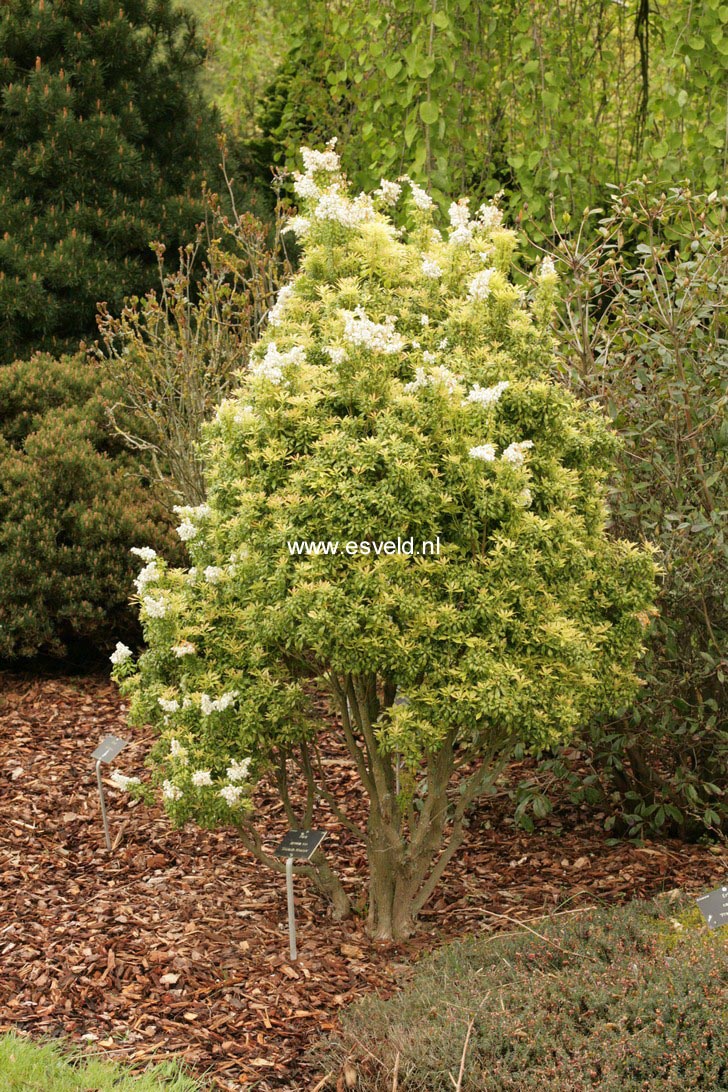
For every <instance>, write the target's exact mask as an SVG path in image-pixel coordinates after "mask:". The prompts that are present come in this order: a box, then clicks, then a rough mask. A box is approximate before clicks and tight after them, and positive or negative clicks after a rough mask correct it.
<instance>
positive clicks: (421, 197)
mask: <svg viewBox="0 0 728 1092" xmlns="http://www.w3.org/2000/svg"><path fill="white" fill-rule="evenodd" d="M407 181H408V182H409V184H410V190H411V191H412V200H413V201H414V203H415V206H416V207H417V208H418V209H422V211H423V212H426V211H427V209H431V208H432V206H433V204H434V202H433V200H432V198H431V197H430V195H429V193H426V192H425V190H423V189H422V187H421V186H418V185H417V183H416V182H413V181H412V179H411V178H409V179H407Z"/></svg>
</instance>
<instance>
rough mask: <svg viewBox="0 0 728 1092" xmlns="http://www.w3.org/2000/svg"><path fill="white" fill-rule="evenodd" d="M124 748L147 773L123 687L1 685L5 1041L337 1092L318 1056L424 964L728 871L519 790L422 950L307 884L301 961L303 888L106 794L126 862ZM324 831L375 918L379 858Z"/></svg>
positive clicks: (479, 828)
mask: <svg viewBox="0 0 728 1092" xmlns="http://www.w3.org/2000/svg"><path fill="white" fill-rule="evenodd" d="M107 733H114V734H116V735H121V736H122V737H123V738H125V739H128V740H129V741H130V745H129V746H128V747H127V748H126V750H124V752H123V753H122V755H120V756H119V759H118V760H117V761H116V763H115V768H117V769H119V770H121V771H122V772H123V773H126V774H139V773H142V772H143V770H144V757H145V755H146V753H147V751H148V749H149V746H150V743H151V739H152V737H151V735H150V734H149V733H148V732H147V733H145V732H141V731H137V730H135V729H130V728H129V727H128V726H127V725H126V723H125V717H124V709H123V704H122V702H121V699H120V698H119V695H118V692H117V691H116V688H115V687H114V686H113V684H112V683H111V682H110V681H109V680H108V678H105V677H103V676H90V677H89V676H81V677H68V676H55V677H54V676H50V677H40V678H38V677H33V676H31V675H28V674H22V673H12V672H7V671H6V672H0V885H1V890H2V899H1V900H0V1033H1V1032H3V1031H9V1030H11V1029H16V1030H19V1031H21V1032H26V1033H29V1034H31V1035H32V1036H34V1037H41V1036H65V1037H66V1038H68V1039H70V1040H73V1041H76V1042H78V1043H79V1044H80V1045H83V1044H86V1048H87V1049H88V1050H89V1051H97V1052H100V1053H103V1054H105V1055H108V1056H109V1057H110V1058H115V1059H118V1060H121V1061H124V1062H127V1063H132V1064H135V1065H137V1066H141V1067H143V1066H144V1065H145V1064H146V1063H147V1062H149V1061H150V1060H157V1061H159V1060H163V1059H165V1058H172V1057H174V1058H179V1059H181V1060H182V1061H183V1062H184V1063H185V1064H186V1065H187V1066H189V1067H190V1069H191V1070H192V1071H193V1072H194V1073H196V1074H198V1075H204V1076H205V1077H206V1079H207V1081H208V1082H209V1087H210V1088H216V1089H226V1090H230V1089H239V1088H241V1087H243V1088H247V1089H258V1090H260V1092H269V1090H274V1089H292V1090H301V1092H303V1090H308V1092H312V1090H313V1089H315V1088H316V1087H317V1086H318V1085H320V1086H321V1088H323V1087H326V1088H334V1087H335V1086H336V1075H333V1077H332V1078H331V1080H330V1081H327V1082H324V1084H321V1080H322V1078H323V1077H324V1076H325V1075H324V1074H323V1073H320V1072H317V1071H316V1070H315V1068H314V1067H313V1066H312V1064H311V1062H310V1061H309V1060H308V1059H307V1058H306V1052H307V1050H308V1049H309V1048H310V1047H311V1045H312V1044H313V1043H315V1042H316V1041H317V1039H320V1038H321V1037H323V1036H325V1034H326V1033H327V1032H329V1031H331V1030H333V1029H335V1027H336V1019H337V1012H338V1011H339V1009H340V1008H341V1007H342V1006H343V1005H346V1004H348V1003H349V1002H350V1001H352V1000H354V999H356V998H357V997H360V996H361V995H363V994H364V993H366V992H367V991H372V990H380V991H382V992H383V993H391V992H392V991H393V990H394V989H395V988H396V987H397V986H398V985H400V984H401V983H403V982H404V981H405V980H406V978H407V974H408V971H409V968H410V967H411V965H412V962H413V961H414V960H416V959H417V958H419V957H420V955H422V954H423V953H424V952H425V951H428V950H430V949H432V948H434V947H437V946H438V945H440V944H442V943H443V942H445V941H446V940H448V939H450V938H453V937H456V936H461V935H463V934H465V933H468V932H479V933H482V932H483V931H485V930H488V931H491V930H497V929H506V930H508V929H513V928H515V927H516V926H515V925H514V920H515V919H521V920H531V921H532V920H533V919H535V918H537V917H538V916H539V915H541V916H542V915H543V914H546V913H549V912H553V911H556V910H560V911H562V912H563V911H566V910H568V911H574V910H578V909H579V908H580V907H585V906H589V905H595V904H596V903H599V902H610V901H620V900H624V899H626V898H638V897H650V896H652V895H655V894H658V893H660V892H662V891H668V890H671V889H675V888H680V889H682V890H684V891H687V892H688V893H690V894H693V895H697V894H700V893H702V892H703V891H705V890H707V889H709V888H710V887H713V886H716V885H717V884H718V883H722V882H725V880H726V875H727V874H728V854H727V853H726V852H725V849H724V847H723V848H722V847H716V846H705V845H685V844H683V843H680V842H677V841H664V842H659V843H658V842H648V843H646V844H645V845H644V846H641V847H637V846H634V845H632V844H629V843H624V842H623V843H619V844H617V845H608V844H607V838H606V836H605V834H604V832H603V830H602V829H601V823H600V822H599V820H598V819H596V818H595V817H594V815H593V813H591V812H587V811H586V810H583V811H582V810H579V809H576V808H571V809H569V808H568V807H565V808H557V809H556V811H555V813H554V814H553V815H552V816H550V817H549V819H548V820H547V821H545V822H544V823H542V824H541V825H540V826H539V828H538V830H537V831H536V833H534V834H526V833H524V832H523V831H520V830H517V829H516V828H515V827H514V826H513V823H512V820H511V818H510V817H511V815H512V811H513V804H512V802H511V801H510V800H509V798H508V794H507V792H505V791H504V792H502V793H500V794H498V795H496V796H495V797H494V798H492V799H489V800H487V801H486V802H485V803H484V804H483V805H482V806H481V807H480V808H479V811H478V812H477V814H476V816H475V817H474V819H473V822H472V823H471V826H470V829H469V831H468V834H467V838H466V841H465V844H464V846H463V847H462V849H461V851H460V853H459V854H458V856H457V860H456V861H454V862H453V864H452V866H451V867H450V869H449V871H448V873H447V875H446V879H445V882H444V883H443V884H441V886H440V888H439V889H438V891H437V892H436V895H435V898H434V901H433V903H432V904H431V906H430V907H429V908H428V910H427V911H426V912H425V913H424V914H423V915H422V929H421V931H420V932H419V933H418V934H417V936H416V937H415V938H414V939H413V940H411V941H410V942H408V943H407V944H403V945H376V944H373V943H372V942H371V941H370V940H369V939H368V937H367V936H366V933H365V930H364V924H363V921H362V920H361V918H359V917H354V918H352V919H351V920H349V921H346V922H342V923H336V922H333V921H332V920H331V918H330V916H329V914H328V910H327V907H326V905H325V904H324V902H323V901H322V900H321V898H320V897H319V896H318V895H317V894H316V892H315V891H313V890H312V889H311V885H310V884H309V883H308V882H307V881H306V880H301V879H299V880H297V885H296V913H297V923H298V941H299V959H298V961H297V962H296V963H291V962H290V960H289V958H288V936H287V925H286V921H287V919H286V894H285V883H284V881H283V879H282V877H281V876H279V875H277V874H273V873H271V872H269V871H268V870H266V869H265V868H264V867H262V866H261V865H260V864H258V863H257V862H256V861H255V860H254V859H253V858H252V857H251V856H250V855H249V854H248V853H247V852H246V851H245V850H244V849H243V847H242V846H241V844H240V842H239V841H238V840H237V839H236V837H235V834H234V832H229V831H220V832H209V831H201V830H199V829H197V828H194V827H191V826H190V827H187V828H185V829H183V830H178V831H175V830H173V829H172V828H171V827H170V824H169V821H168V820H167V818H166V817H165V815H164V813H163V812H162V811H161V809H160V808H158V807H155V808H152V809H149V808H146V807H145V806H144V805H141V804H137V803H135V802H133V801H130V800H129V798H128V797H127V795H126V794H125V793H122V792H120V791H118V790H117V789H115V788H114V787H113V786H112V785H111V784H109V783H108V782H107V786H106V795H107V803H108V807H109V819H110V824H111V831H112V839H113V841H114V848H113V850H112V852H111V853H110V854H109V853H108V852H107V851H106V849H105V846H104V838H103V829H102V826H101V816H100V811H99V800H98V791H97V787H96V781H95V774H94V764H93V761H92V760H91V757H90V756H91V752H92V751H93V750H94V748H95V747H96V745H97V744H98V743H99V741H100V740H101V738H102V737H103V736H104V735H106V734H107ZM329 762H330V770H331V779H330V782H329V787H330V786H331V785H336V786H337V795H338V796H339V798H340V799H341V800H342V801H346V802H347V804H348V803H350V802H351V801H352V798H353V797H354V793H353V786H354V785H355V783H356V782H355V779H354V777H353V774H352V771H351V769H350V768H349V766H348V764H347V762H346V759H345V756H344V755H343V753H342V752H341V751H340V750H337V748H336V746H335V744H333V743H332V748H331V758H330V759H329ZM109 770H110V767H106V771H107V772H108V771H109ZM525 772H526V771H525V770H523V769H521V768H516V769H514V770H513V771H512V774H513V775H514V776H516V777H518V776H519V775H522V774H524V773H525ZM353 807H354V809H355V810H356V802H355V801H354V804H353ZM258 814H259V815H260V817H261V830H263V831H264V832H265V835H266V842H267V844H269V846H270V847H272V846H273V845H275V844H276V842H277V841H278V840H279V838H280V837H281V836H282V834H283V833H284V831H285V829H286V824H285V821H284V818H283V816H282V811H281V807H280V805H279V804H278V803H277V801H276V799H275V797H274V795H273V794H272V793H271V794H266V793H265V792H262V793H261V795H260V799H259V801H258ZM316 825H318V826H323V827H326V828H327V829H328V830H329V831H330V834H329V837H328V838H327V840H326V842H325V843H324V845H325V848H326V852H327V855H328V856H329V858H330V859H331V861H332V863H334V864H335V865H336V866H337V867H338V870H339V871H340V873H341V874H342V877H343V880H344V883H345V886H347V888H348V889H349V891H350V893H351V894H352V896H353V897H354V900H355V903H357V904H358V905H359V907H361V906H362V904H363V898H364V894H365V892H364V888H363V886H362V882H361V881H362V878H363V877H364V876H365V868H364V865H365V859H364V855H363V851H362V847H361V846H360V845H358V844H357V843H356V842H355V841H354V839H353V837H352V836H351V835H350V834H349V833H348V832H346V831H342V830H341V829H340V827H339V826H338V824H337V822H336V820H335V819H333V818H332V817H331V815H330V814H327V813H326V812H325V811H324V810H322V812H321V814H320V815H318V816H317V820H316ZM339 1083H341V1082H339Z"/></svg>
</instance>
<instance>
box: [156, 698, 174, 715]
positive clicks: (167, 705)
mask: <svg viewBox="0 0 728 1092" xmlns="http://www.w3.org/2000/svg"><path fill="white" fill-rule="evenodd" d="M157 705H158V706H159V708H160V709H162V710H164V712H165V713H176V712H177V711H178V710H179V702H178V701H177V699H176V698H157Z"/></svg>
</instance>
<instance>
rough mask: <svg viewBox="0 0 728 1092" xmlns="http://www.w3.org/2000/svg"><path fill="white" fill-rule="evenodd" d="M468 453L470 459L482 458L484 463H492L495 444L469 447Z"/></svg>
mask: <svg viewBox="0 0 728 1092" xmlns="http://www.w3.org/2000/svg"><path fill="white" fill-rule="evenodd" d="M468 455H469V456H470V458H471V459H482V460H483V462H484V463H492V462H493V460H494V459H495V444H480V446H479V447H471V449H470V451H469V452H468Z"/></svg>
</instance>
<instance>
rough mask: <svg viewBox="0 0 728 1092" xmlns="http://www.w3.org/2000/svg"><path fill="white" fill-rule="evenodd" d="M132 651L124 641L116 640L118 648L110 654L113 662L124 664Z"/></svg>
mask: <svg viewBox="0 0 728 1092" xmlns="http://www.w3.org/2000/svg"><path fill="white" fill-rule="evenodd" d="M131 654H132V652H131V649H130V648H129V647H128V646H127V645H125V644H124V643H123V641H117V642H116V648H115V649H114V651H113V652H112V653H111V655H110V656H109V659H110V660H111V662H112V664H114V665H116V664H123V663H126V661H127V660H128V659H129V658H130V656H131Z"/></svg>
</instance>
